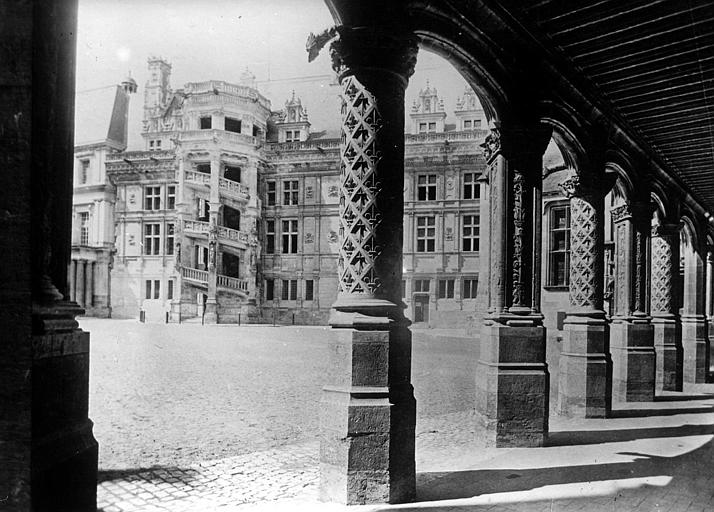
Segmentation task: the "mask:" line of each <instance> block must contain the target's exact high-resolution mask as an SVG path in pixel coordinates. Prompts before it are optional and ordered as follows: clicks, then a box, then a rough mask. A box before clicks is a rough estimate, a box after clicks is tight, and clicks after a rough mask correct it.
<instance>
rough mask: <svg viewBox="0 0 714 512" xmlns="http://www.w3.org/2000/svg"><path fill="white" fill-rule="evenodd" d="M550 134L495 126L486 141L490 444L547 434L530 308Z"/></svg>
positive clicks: (536, 286)
mask: <svg viewBox="0 0 714 512" xmlns="http://www.w3.org/2000/svg"><path fill="white" fill-rule="evenodd" d="M550 134H551V131H550V129H548V128H544V127H541V126H540V125H538V124H533V125H524V126H509V127H506V126H503V125H499V126H497V127H496V128H494V129H493V130H492V131H491V133H490V134H489V135H488V137H486V142H485V143H484V144H483V145H482V146H483V147H484V156H485V157H486V163H487V166H488V168H487V172H488V174H489V206H490V212H489V219H490V230H489V231H490V233H489V248H487V249H486V250H489V252H490V265H491V268H490V293H489V299H490V300H489V309H488V315H487V316H486V317H485V318H484V324H483V327H482V329H481V354H480V359H479V361H478V368H477V374H476V411H477V413H479V415H480V419H481V420H482V421H483V423H484V426H485V429H486V432H487V435H488V441H489V443H491V444H494V445H495V446H542V445H543V443H544V442H545V440H546V437H547V434H548V389H549V374H548V367H547V364H546V362H545V340H546V337H545V334H546V333H545V327H543V316H542V315H541V314H540V313H539V312H537V311H535V310H534V299H535V297H536V295H537V294H540V280H539V278H538V276H539V275H540V274H539V273H537V272H534V266H538V265H540V263H535V261H536V260H534V256H533V255H534V254H535V253H534V249H535V247H534V238H535V237H540V236H541V234H540V233H537V232H536V231H537V229H534V226H535V227H536V228H537V227H539V226H540V224H539V223H536V222H535V219H534V213H535V212H536V208H535V207H534V199H535V197H536V196H537V195H538V194H537V191H538V190H539V189H540V188H541V173H542V169H543V152H544V151H545V148H546V146H547V144H548V141H549V140H550Z"/></svg>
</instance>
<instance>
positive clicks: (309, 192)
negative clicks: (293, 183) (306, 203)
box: [305, 186, 313, 199]
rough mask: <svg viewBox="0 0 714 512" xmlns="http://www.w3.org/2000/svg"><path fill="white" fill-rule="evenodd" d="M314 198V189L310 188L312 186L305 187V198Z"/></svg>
mask: <svg viewBox="0 0 714 512" xmlns="http://www.w3.org/2000/svg"><path fill="white" fill-rule="evenodd" d="M312 196H313V190H312V187H310V186H307V187H305V198H306V199H312Z"/></svg>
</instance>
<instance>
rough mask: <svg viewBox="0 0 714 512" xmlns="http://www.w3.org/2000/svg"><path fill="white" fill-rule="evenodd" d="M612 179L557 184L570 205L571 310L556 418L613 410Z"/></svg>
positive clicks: (593, 415) (599, 414) (591, 415)
mask: <svg viewBox="0 0 714 512" xmlns="http://www.w3.org/2000/svg"><path fill="white" fill-rule="evenodd" d="M614 182H615V177H614V176H611V175H608V174H605V175H603V176H598V177H597V179H596V177H592V176H578V175H576V176H572V177H570V178H568V179H566V180H565V181H564V182H563V183H561V184H560V187H561V188H562V189H563V192H564V194H565V195H566V197H568V198H569V199H570V285H569V288H570V294H569V296H570V308H569V310H568V311H567V314H566V317H565V320H564V322H563V346H562V347H563V348H562V352H561V354H560V361H559V374H560V375H559V381H558V404H557V411H558V413H559V414H562V415H566V416H575V417H586V418H605V417H607V416H608V415H609V414H610V410H611V407H612V361H611V359H610V349H609V331H608V326H607V322H606V320H605V311H604V310H603V280H604V275H603V274H604V269H603V264H604V262H603V251H604V244H603V236H604V234H603V229H604V228H603V215H604V210H605V205H604V197H605V194H607V193H608V191H609V190H610V189H611V188H612V186H613V185H614Z"/></svg>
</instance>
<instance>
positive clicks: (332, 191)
mask: <svg viewBox="0 0 714 512" xmlns="http://www.w3.org/2000/svg"><path fill="white" fill-rule="evenodd" d="M339 194H340V189H339V188H338V187H337V185H330V187H329V188H328V189H327V195H328V197H337V196H338V195H339Z"/></svg>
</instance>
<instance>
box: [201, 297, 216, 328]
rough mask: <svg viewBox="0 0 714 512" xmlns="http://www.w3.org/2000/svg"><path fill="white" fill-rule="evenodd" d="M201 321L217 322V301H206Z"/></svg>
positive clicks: (205, 322) (207, 322) (206, 322)
mask: <svg viewBox="0 0 714 512" xmlns="http://www.w3.org/2000/svg"><path fill="white" fill-rule="evenodd" d="M203 323H204V324H217V323H218V303H217V302H216V301H215V299H214V300H213V301H211V299H208V300H207V301H206V309H205V310H204V312H203Z"/></svg>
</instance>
